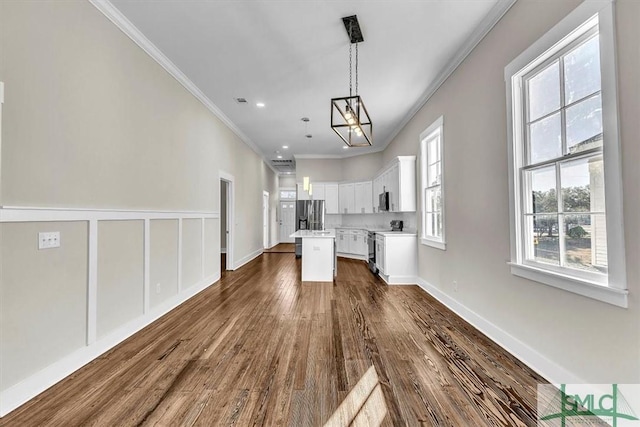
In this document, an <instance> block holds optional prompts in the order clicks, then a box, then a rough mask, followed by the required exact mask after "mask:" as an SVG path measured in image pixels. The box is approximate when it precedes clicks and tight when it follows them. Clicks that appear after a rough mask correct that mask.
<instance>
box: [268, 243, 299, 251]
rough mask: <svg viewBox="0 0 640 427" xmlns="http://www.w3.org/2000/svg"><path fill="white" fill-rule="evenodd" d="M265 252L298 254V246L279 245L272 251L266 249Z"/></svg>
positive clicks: (291, 244)
mask: <svg viewBox="0 0 640 427" xmlns="http://www.w3.org/2000/svg"><path fill="white" fill-rule="evenodd" d="M264 251H265V252H271V253H276V252H277V253H291V254H293V253H295V252H296V244H295V243H278V244H277V245H275V246H274V247H272V248H271V249H265V250H264Z"/></svg>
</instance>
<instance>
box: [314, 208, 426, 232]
mask: <svg viewBox="0 0 640 427" xmlns="http://www.w3.org/2000/svg"><path fill="white" fill-rule="evenodd" d="M416 218H417V214H416V213H415V212H402V213H398V212H386V213H381V214H361V215H359V214H352V215H325V218H324V223H325V225H324V228H325V229H329V228H338V227H340V226H347V227H357V226H363V227H366V228H389V222H390V221H391V220H393V219H400V220H402V221H404V229H405V230H411V231H413V230H416V229H417V219H416Z"/></svg>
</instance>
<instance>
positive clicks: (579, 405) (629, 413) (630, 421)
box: [538, 384, 640, 427]
mask: <svg viewBox="0 0 640 427" xmlns="http://www.w3.org/2000/svg"><path fill="white" fill-rule="evenodd" d="M607 387H608V388H610V391H609V390H606V391H605V390H604V389H603V388H602V387H600V386H590V385H584V384H570V385H568V384H561V385H560V388H559V389H558V388H556V387H555V386H553V385H552V384H539V385H538V420H539V422H538V425H540V426H549V425H553V426H560V427H565V426H594V425H603V426H606V425H609V424H608V423H609V422H610V423H611V424H610V425H611V426H612V427H619V426H620V427H622V425H624V426H627V425H638V426H640V422H637V421H638V418H637V416H636V414H635V412H634V410H633V408H632V407H631V405H630V404H629V402H628V401H627V399H626V398H625V396H623V395H622V393H621V392H620V390H619V389H618V384H611V385H608V386H607ZM634 397H637V396H634ZM635 403H636V404H637V402H635ZM619 423H620V424H619Z"/></svg>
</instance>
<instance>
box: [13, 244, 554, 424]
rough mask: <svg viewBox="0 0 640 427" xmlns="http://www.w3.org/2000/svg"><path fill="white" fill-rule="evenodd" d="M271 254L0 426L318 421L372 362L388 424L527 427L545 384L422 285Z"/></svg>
mask: <svg viewBox="0 0 640 427" xmlns="http://www.w3.org/2000/svg"><path fill="white" fill-rule="evenodd" d="M339 262H340V264H339V276H338V278H337V280H336V282H335V284H321V283H304V284H301V282H300V280H299V277H300V261H299V260H296V259H295V257H294V255H292V254H287V253H267V254H264V255H262V256H261V257H259V258H257V259H256V260H254V261H252V262H251V263H249V264H248V265H246V266H245V267H243V268H241V269H239V270H237V271H228V272H224V273H223V277H222V279H221V280H220V283H217V284H216V285H214V286H212V287H210V288H209V289H207V290H205V291H203V292H202V293H200V294H199V295H197V296H196V297H194V298H192V299H191V300H189V301H188V302H186V303H185V304H183V305H182V306H180V307H178V308H177V309H175V310H173V311H172V312H170V313H169V314H167V315H166V316H164V317H163V318H161V319H159V320H158V321H156V322H154V323H153V324H152V325H150V326H148V327H147V328H145V329H143V330H142V331H140V332H139V333H137V334H135V335H134V336H132V337H131V338H130V339H128V340H126V341H125V342H123V343H121V344H120V345H118V346H117V347H115V348H114V349H112V350H110V351H109V352H107V353H105V354H104V355H102V356H101V357H99V358H98V359H96V360H94V361H93V362H91V363H90V364H89V365H87V366H85V367H84V368H82V369H80V370H79V371H77V372H75V373H74V374H72V375H71V376H69V377H68V378H66V379H65V380H63V381H62V382H60V383H58V384H57V385H55V386H54V387H52V388H50V389H49V390H47V391H46V392H44V393H42V394H41V395H39V396H38V397H36V398H35V399H33V400H32V401H30V402H28V403H27V404H25V405H23V406H22V407H20V408H18V409H17V410H15V411H13V412H12V413H10V414H8V415H7V416H6V417H4V418H3V419H2V420H0V424H1V425H3V426H45V425H46V426H50V425H51V426H66V427H68V426H139V425H167V426H174V425H186V426H192V425H198V426H214V425H215V426H217V425H238V426H246V425H258V426H260V425H292V426H319V425H322V424H323V423H324V422H325V421H327V420H328V419H329V417H330V415H331V414H332V412H333V411H335V410H336V408H337V407H338V405H339V404H340V402H341V401H342V400H343V399H344V397H345V396H346V395H347V394H348V392H349V390H350V389H351V388H352V387H353V386H354V385H355V384H356V383H357V382H358V380H359V379H360V378H361V377H362V376H363V374H364V373H365V372H366V371H367V369H368V368H369V367H370V366H371V365H373V366H374V367H375V369H376V371H377V373H378V377H379V381H380V384H381V386H382V392H383V395H384V399H385V402H386V406H387V409H388V414H387V416H386V418H385V419H384V423H383V425H412V426H413V425H433V426H484V425H492V426H518V425H530V426H531V425H535V423H536V421H535V420H536V417H535V407H536V400H535V390H536V384H537V383H538V382H544V379H543V378H541V377H539V376H538V375H536V374H535V373H534V372H532V371H531V370H530V369H529V368H527V367H526V366H525V365H523V364H522V363H521V362H519V361H518V360H516V359H515V358H513V357H512V356H510V355H509V354H508V353H506V352H505V351H504V350H502V349H501V348H500V347H498V346H497V345H495V344H494V343H493V342H491V341H490V340H489V339H488V338H486V337H485V336H484V335H482V334H481V333H479V332H478V331H477V330H475V329H474V328H473V327H471V326H470V325H468V324H467V323H466V322H464V321H463V320H461V319H460V318H459V317H457V316H456V315H454V314H453V313H452V312H450V311H449V310H448V309H447V308H445V307H444V306H443V305H441V304H440V303H438V302H437V301H436V300H434V299H433V298H431V297H430V296H429V295H428V294H426V293H425V292H423V291H422V290H420V289H419V288H418V287H417V286H390V287H389V286H386V285H384V284H383V283H382V282H381V281H380V279H378V278H375V277H374V276H373V275H371V273H370V272H369V271H368V270H367V269H366V265H365V263H364V262H362V261H355V260H346V259H340V261H339Z"/></svg>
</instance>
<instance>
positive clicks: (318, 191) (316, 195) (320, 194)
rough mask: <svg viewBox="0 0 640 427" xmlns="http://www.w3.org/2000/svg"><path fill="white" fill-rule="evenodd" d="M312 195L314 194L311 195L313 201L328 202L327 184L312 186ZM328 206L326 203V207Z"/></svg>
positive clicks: (314, 184)
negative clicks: (326, 194) (326, 196)
mask: <svg viewBox="0 0 640 427" xmlns="http://www.w3.org/2000/svg"><path fill="white" fill-rule="evenodd" d="M311 193H312V194H311V198H312V199H313V200H326V198H325V184H320V183H317V184H316V183H313V184H311ZM326 204H327V203H326V202H325V205H326ZM325 208H326V207H325ZM325 210H326V209H325ZM325 213H326V212H325Z"/></svg>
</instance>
